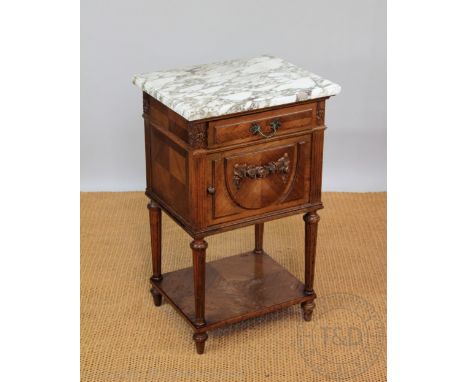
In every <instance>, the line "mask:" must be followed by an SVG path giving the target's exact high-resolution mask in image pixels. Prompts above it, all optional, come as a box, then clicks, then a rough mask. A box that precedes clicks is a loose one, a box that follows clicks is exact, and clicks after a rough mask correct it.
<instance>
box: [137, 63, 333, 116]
mask: <svg viewBox="0 0 468 382" xmlns="http://www.w3.org/2000/svg"><path fill="white" fill-rule="evenodd" d="M133 83H134V84H135V85H136V86H138V87H139V88H140V89H142V90H143V91H144V92H146V93H148V94H150V95H151V96H152V97H154V98H156V99H157V100H158V101H160V102H162V103H163V104H164V105H166V106H167V107H169V108H171V109H172V110H174V111H175V112H176V113H178V114H180V115H182V116H183V117H184V118H186V119H187V120H189V121H194V120H198V119H204V118H210V117H218V116H221V115H225V114H232V113H238V112H242V111H247V110H255V109H261V108H264V107H269V106H278V105H283V104H288V103H292V102H297V101H305V100H310V99H314V98H320V97H326V96H332V95H336V94H338V93H339V92H340V91H341V87H340V86H339V85H337V84H335V83H333V82H331V81H328V80H326V79H324V78H321V77H319V76H317V75H316V74H314V73H311V72H309V71H307V70H304V69H302V68H299V67H298V66H296V65H293V64H291V63H289V62H287V61H284V60H283V59H281V58H277V57H273V56H260V57H255V58H251V59H245V60H232V61H225V62H219V63H215V64H207V65H197V66H192V67H189V68H183V69H175V70H163V71H158V72H152V73H146V74H139V75H136V76H135V77H134V78H133Z"/></svg>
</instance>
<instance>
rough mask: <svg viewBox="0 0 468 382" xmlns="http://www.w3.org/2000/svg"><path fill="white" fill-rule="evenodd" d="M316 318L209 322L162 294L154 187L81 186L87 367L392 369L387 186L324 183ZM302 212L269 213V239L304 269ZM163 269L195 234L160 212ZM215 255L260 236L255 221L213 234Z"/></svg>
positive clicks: (243, 247)
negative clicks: (195, 329)
mask: <svg viewBox="0 0 468 382" xmlns="http://www.w3.org/2000/svg"><path fill="white" fill-rule="evenodd" d="M323 202H324V205H325V209H324V210H322V211H321V212H320V215H321V218H322V219H321V221H320V224H319V239H318V252H317V265H316V281H315V290H316V292H317V294H318V298H317V300H316V305H317V306H316V309H315V311H314V315H313V318H312V321H311V322H305V321H303V320H302V315H301V309H300V307H299V306H293V307H290V308H287V309H284V310H282V311H278V312H274V313H270V314H268V315H266V316H263V317H260V318H255V319H250V320H247V321H244V322H242V323H238V324H235V325H230V326H226V327H224V328H221V329H218V330H214V331H212V332H209V333H208V334H209V338H208V340H207V342H206V348H205V354H204V355H202V356H200V355H197V354H196V352H195V347H194V344H193V341H192V332H191V330H190V328H189V326H188V324H187V323H186V322H185V321H184V320H183V319H182V318H181V317H180V316H179V315H178V314H177V313H176V312H175V310H174V309H173V308H172V307H171V306H170V305H169V304H167V303H163V305H162V306H161V307H159V308H156V307H155V306H154V305H153V301H152V298H151V295H150V293H149V282H148V278H149V276H150V275H151V259H150V256H151V255H150V240H149V224H148V213H147V209H146V203H147V199H146V198H145V196H144V195H143V193H142V192H129V193H82V194H81V379H82V381H86V382H88V381H89V382H91V381H93V382H100V381H105V382H114V381H191V382H196V381H236V382H237V381H327V380H353V381H372V382H378V381H385V380H386V334H385V333H386V194H385V193H364V194H358V193H325V194H324V195H323ZM303 231H304V229H303V221H302V217H301V216H300V215H298V216H293V217H290V218H285V219H282V220H276V221H272V222H269V223H266V224H265V234H264V242H265V244H264V247H265V250H266V251H267V252H268V254H270V255H271V256H272V257H273V258H274V259H275V260H276V261H277V262H279V263H280V264H282V265H283V266H285V267H287V268H288V269H289V270H290V272H291V273H293V274H294V275H295V276H297V277H298V278H300V279H301V280H303V269H304V264H303V245H304V232H303ZM163 237H164V239H163V260H162V267H163V272H164V271H172V270H176V269H180V268H185V267H188V266H190V265H191V252H190V248H189V243H190V240H191V239H190V237H189V236H188V235H187V234H186V233H185V232H184V231H183V230H182V229H181V228H179V226H177V225H176V224H175V223H174V222H172V221H171V220H170V219H169V218H168V217H167V216H165V215H163ZM207 241H208V243H209V247H208V252H207V261H210V260H214V259H218V258H221V257H223V256H225V255H230V254H236V253H241V252H245V251H248V250H251V249H252V248H253V241H254V231H253V227H247V228H244V229H240V230H237V231H231V232H228V233H224V234H220V235H216V236H210V237H208V238H207Z"/></svg>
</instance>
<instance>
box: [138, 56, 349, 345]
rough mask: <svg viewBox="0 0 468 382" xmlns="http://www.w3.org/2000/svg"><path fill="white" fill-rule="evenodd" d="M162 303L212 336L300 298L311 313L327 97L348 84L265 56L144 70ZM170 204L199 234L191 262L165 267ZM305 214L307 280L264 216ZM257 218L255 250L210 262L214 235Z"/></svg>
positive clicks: (157, 287)
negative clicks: (270, 247)
mask: <svg viewBox="0 0 468 382" xmlns="http://www.w3.org/2000/svg"><path fill="white" fill-rule="evenodd" d="M133 82H134V84H135V85H137V86H138V87H139V88H141V89H142V90H143V118H144V121H145V149H146V182H147V183H146V184H147V188H146V195H147V196H148V197H149V198H150V202H149V204H148V209H149V216H150V227H151V249H152V260H153V275H152V277H151V279H150V280H151V284H152V288H151V293H152V295H153V298H154V303H155V305H156V306H160V305H161V302H162V297H164V299H165V300H166V301H167V302H168V303H169V304H171V305H172V306H173V307H174V308H175V310H176V311H177V312H178V313H179V314H180V315H181V316H182V317H183V318H184V319H185V320H186V321H187V322H188V324H189V325H190V326H191V327H192V329H193V331H194V335H193V339H194V340H195V344H196V349H197V352H198V353H199V354H202V353H203V352H204V346H205V341H206V339H207V332H208V331H209V330H211V329H215V328H218V327H221V326H223V325H227V324H231V323H235V322H239V321H242V320H246V319H248V318H252V317H256V316H260V315H263V314H266V313H269V312H272V311H275V310H278V309H282V308H285V307H288V306H291V305H294V304H301V306H302V309H303V315H304V319H305V320H306V321H310V319H311V315H312V310H313V308H314V299H315V297H316V295H315V292H314V289H313V282H314V264H315V248H316V241H317V225H318V222H319V219H320V218H319V216H318V214H317V210H319V209H321V208H323V205H322V202H321V182H322V157H323V138H324V130H325V100H326V99H327V98H329V97H330V96H333V95H336V94H338V93H339V92H340V87H339V85H336V84H334V83H332V82H330V81H328V80H325V79H323V78H321V77H319V76H317V75H315V74H313V73H310V72H308V71H306V70H304V69H301V68H299V67H297V66H295V65H293V64H290V63H288V62H286V61H284V60H282V59H280V58H276V57H272V56H261V57H256V58H252V59H248V60H233V61H226V62H222V63H217V64H208V65H199V66H193V67H189V68H185V69H176V70H166V71H160V72H154V73H148V74H142V75H137V76H135V77H134V79H133ZM161 210H163V211H164V212H165V213H167V214H168V215H169V216H170V217H171V218H172V219H173V220H174V221H175V222H176V223H178V224H179V225H180V226H181V227H182V228H183V229H184V230H185V231H186V232H187V233H188V234H189V235H190V236H191V237H192V238H193V241H192V242H191V244H190V247H191V249H192V254H193V267H191V268H186V269H182V270H178V271H175V272H169V273H164V274H163V272H162V269H161ZM298 213H305V215H304V222H305V259H304V261H305V275H304V283H302V282H301V281H299V280H298V279H296V277H294V276H293V275H292V274H291V273H289V272H288V271H287V270H286V269H284V268H283V267H282V266H281V265H279V264H278V263H277V262H275V261H274V260H273V258H271V257H270V256H269V255H267V254H266V253H265V252H264V251H263V228H264V222H266V221H269V220H272V219H279V218H282V217H285V216H290V215H293V214H298ZM248 225H253V226H254V227H255V248H254V249H253V251H252V252H248V253H243V254H240V255H234V256H230V257H226V258H224V259H221V260H216V261H213V262H209V263H205V253H206V250H207V247H208V244H207V242H206V241H205V238H206V237H207V236H209V235H214V234H217V233H221V232H225V231H228V230H233V229H236V228H240V227H244V226H248Z"/></svg>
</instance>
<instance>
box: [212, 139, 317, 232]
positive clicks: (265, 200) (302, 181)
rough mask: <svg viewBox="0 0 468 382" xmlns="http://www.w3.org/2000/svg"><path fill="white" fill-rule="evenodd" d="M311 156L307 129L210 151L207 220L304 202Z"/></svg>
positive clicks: (250, 213)
mask: <svg viewBox="0 0 468 382" xmlns="http://www.w3.org/2000/svg"><path fill="white" fill-rule="evenodd" d="M310 158H311V136H310V134H309V135H303V136H300V137H295V138H290V139H284V140H281V141H276V142H270V143H268V144H260V145H254V146H250V147H249V148H246V149H243V150H230V151H224V152H221V153H217V154H213V155H211V156H209V157H208V159H207V160H208V166H207V170H208V172H207V176H208V179H209V181H208V184H210V185H211V192H210V190H209V193H208V196H207V197H209V198H211V203H209V204H210V205H211V208H209V210H210V211H208V214H209V216H208V222H209V224H218V223H223V222H226V221H232V220H236V219H242V218H245V217H249V216H254V215H260V214H262V213H266V212H271V211H276V210H281V209H285V208H290V207H295V206H298V205H303V204H307V203H308V202H309V199H310V198H309V192H310Z"/></svg>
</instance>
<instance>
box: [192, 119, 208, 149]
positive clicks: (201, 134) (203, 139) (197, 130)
mask: <svg viewBox="0 0 468 382" xmlns="http://www.w3.org/2000/svg"><path fill="white" fill-rule="evenodd" d="M188 139H189V145H190V146H192V147H193V148H194V149H203V148H206V145H207V134H206V126H205V125H204V124H200V125H190V126H189V131H188Z"/></svg>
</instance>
